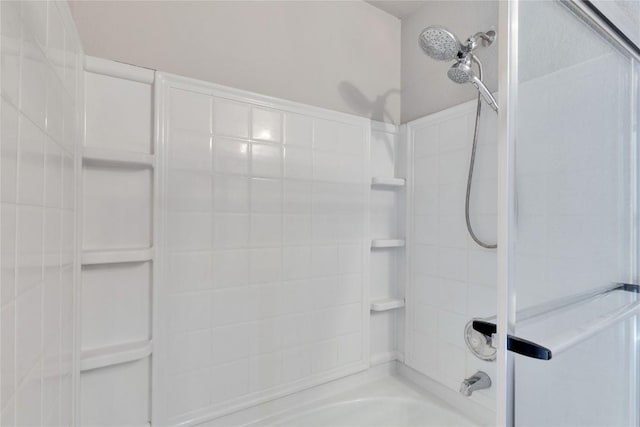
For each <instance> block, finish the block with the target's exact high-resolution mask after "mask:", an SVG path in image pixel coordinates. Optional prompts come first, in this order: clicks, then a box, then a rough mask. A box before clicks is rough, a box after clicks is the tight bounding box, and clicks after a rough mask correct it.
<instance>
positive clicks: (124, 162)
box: [82, 147, 155, 168]
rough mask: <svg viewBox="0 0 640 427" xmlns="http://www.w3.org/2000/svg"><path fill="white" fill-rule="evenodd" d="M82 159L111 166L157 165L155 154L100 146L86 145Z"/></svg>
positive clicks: (150, 166)
mask: <svg viewBox="0 0 640 427" xmlns="http://www.w3.org/2000/svg"><path fill="white" fill-rule="evenodd" d="M82 160H83V161H84V162H85V163H87V162H88V163H96V164H103V165H111V166H134V167H149V168H152V167H154V165H155V158H154V155H153V154H147V153H136V152H133V151H124V150H112V149H108V148H98V147H84V149H83V150H82Z"/></svg>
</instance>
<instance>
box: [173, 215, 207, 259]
mask: <svg viewBox="0 0 640 427" xmlns="http://www.w3.org/2000/svg"><path fill="white" fill-rule="evenodd" d="M217 217H218V216H216V220H217ZM216 230H217V228H216ZM168 234H169V236H168V241H169V247H170V248H171V249H174V250H205V249H209V248H210V247H211V216H210V214H207V213H187V212H176V213H172V214H170V215H169V233H168Z"/></svg>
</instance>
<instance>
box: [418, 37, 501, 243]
mask: <svg viewBox="0 0 640 427" xmlns="http://www.w3.org/2000/svg"><path fill="white" fill-rule="evenodd" d="M495 39H496V32H495V31H493V30H489V31H487V32H479V33H475V34H474V35H472V36H471V37H469V38H468V39H467V40H466V41H465V42H464V43H461V42H460V41H459V40H458V38H457V37H456V36H455V34H453V33H452V32H451V31H449V30H447V29H446V28H444V27H440V26H429V27H427V28H425V29H424V30H422V32H421V33H420V37H419V42H420V47H421V48H422V50H424V52H425V53H426V54H427V55H429V56H430V57H431V58H433V59H436V60H438V61H452V60H455V61H456V62H455V64H453V65H452V66H451V68H450V69H449V71H448V72H447V75H448V76H449V78H450V79H451V80H452V81H453V82H455V83H458V84H464V83H471V84H472V85H473V86H475V88H476V89H477V90H478V100H477V103H476V124H475V127H474V131H473V145H472V148H471V160H470V161H469V175H468V177H467V193H466V199H465V204H464V211H465V220H466V223H467V230H468V231H469V234H470V235H471V238H472V239H473V241H474V242H476V243H477V244H478V245H480V246H482V247H483V248H487V249H495V248H497V247H498V245H497V244H495V243H494V244H491V243H486V242H483V241H482V240H480V239H479V238H478V236H476V234H475V233H474V231H473V227H472V226H471V218H470V215H469V200H470V198H471V184H472V183H473V169H474V166H475V162H476V149H477V145H478V129H479V126H480V112H481V109H482V100H483V99H484V100H485V102H486V103H487V104H489V106H490V107H491V108H492V109H493V111H495V112H496V113H497V112H498V103H497V102H496V99H495V98H494V97H493V95H492V94H491V92H489V89H488V88H487V87H486V86H485V84H484V83H483V82H482V63H481V62H480V60H479V59H478V57H477V56H476V55H475V54H474V51H475V50H476V48H478V47H479V46H481V45H482V46H490V45H491V44H492V43H493V42H494V41H495ZM472 63H474V64H476V66H477V67H478V74H477V75H476V74H475V73H474V72H473V69H472V67H471V64H472Z"/></svg>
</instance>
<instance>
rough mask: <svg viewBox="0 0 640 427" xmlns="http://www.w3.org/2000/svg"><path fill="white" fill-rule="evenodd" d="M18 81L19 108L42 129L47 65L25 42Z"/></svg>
mask: <svg viewBox="0 0 640 427" xmlns="http://www.w3.org/2000/svg"><path fill="white" fill-rule="evenodd" d="M34 3H37V2H34ZM45 19H46V17H45ZM20 81H21V87H20V108H21V110H22V112H23V113H24V114H25V115H26V116H27V117H29V119H31V120H33V122H34V123H36V125H38V126H39V127H40V128H41V129H44V127H45V115H46V106H47V65H46V58H45V57H44V55H43V54H42V51H41V50H40V48H39V47H38V46H37V45H36V44H34V43H33V42H28V41H25V42H24V43H23V44H22V65H21V80H20Z"/></svg>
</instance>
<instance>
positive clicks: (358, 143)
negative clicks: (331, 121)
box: [336, 123, 365, 158]
mask: <svg viewBox="0 0 640 427" xmlns="http://www.w3.org/2000/svg"><path fill="white" fill-rule="evenodd" d="M336 137H337V142H338V151H339V152H340V153H343V154H346V155H349V156H357V157H359V158H362V155H363V154H364V148H365V147H364V132H363V129H362V127H360V126H356V125H352V124H346V123H340V124H338V125H337V133H336Z"/></svg>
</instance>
